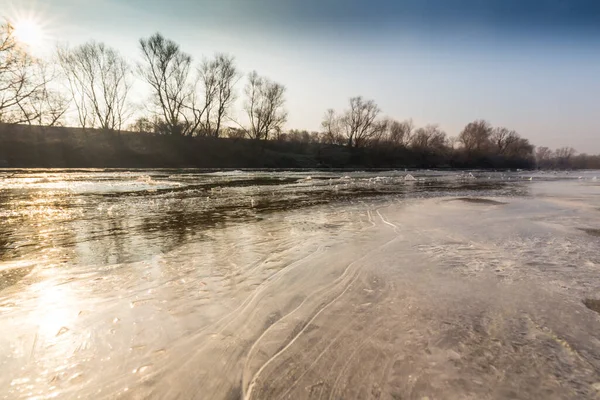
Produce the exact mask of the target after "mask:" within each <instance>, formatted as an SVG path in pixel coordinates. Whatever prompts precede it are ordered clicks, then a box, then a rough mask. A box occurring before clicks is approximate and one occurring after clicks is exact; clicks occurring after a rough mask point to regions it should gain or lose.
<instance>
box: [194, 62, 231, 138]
mask: <svg viewBox="0 0 600 400" xmlns="http://www.w3.org/2000/svg"><path fill="white" fill-rule="evenodd" d="M200 76H201V77H202V83H203V86H204V102H205V105H206V116H205V122H204V124H203V129H204V130H205V131H206V132H207V133H208V134H209V135H211V136H214V137H219V134H220V131H221V127H222V124H223V121H224V119H225V118H226V117H227V112H228V111H229V108H230V106H231V104H232V103H233V101H234V100H235V93H234V90H233V88H234V86H235V83H236V81H237V77H238V72H237V69H236V67H235V60H234V58H233V57H232V56H229V55H226V54H216V55H215V58H214V59H213V60H204V61H203V62H202V64H201V66H200Z"/></svg>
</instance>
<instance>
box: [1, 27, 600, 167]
mask: <svg viewBox="0 0 600 400" xmlns="http://www.w3.org/2000/svg"><path fill="white" fill-rule="evenodd" d="M139 49H140V60H139V61H138V62H137V63H136V64H135V65H133V66H132V65H131V64H130V63H129V62H128V61H127V59H126V58H124V57H123V56H122V55H121V54H120V53H119V52H118V51H117V50H115V49H113V48H111V47H109V46H107V45H105V44H103V43H97V42H93V41H92V42H88V43H85V44H82V45H79V46H77V47H73V48H72V47H69V46H59V47H58V48H57V51H56V57H53V58H52V61H49V60H40V59H36V58H35V57H33V56H32V55H31V54H30V53H29V52H28V49H27V48H26V47H24V46H23V45H21V44H20V43H18V41H17V39H16V38H15V35H14V30H13V27H12V26H11V25H10V24H9V23H5V24H4V25H2V26H0V123H4V124H7V123H8V124H29V125H38V126H64V125H66V124H67V122H66V121H67V115H70V114H71V113H72V114H73V115H74V116H75V117H74V118H73V120H75V121H76V122H70V123H69V125H76V126H78V127H79V128H82V129H83V130H86V129H88V130H100V131H102V132H105V134H106V135H114V136H118V135H119V134H120V133H122V132H124V131H130V132H138V133H143V134H150V135H158V136H171V137H181V138H192V139H193V138H206V137H211V138H228V139H235V140H241V139H251V140H253V141H256V142H260V143H263V147H265V146H266V147H265V148H273V147H276V148H277V149H287V150H289V151H290V152H292V153H294V154H305V155H310V156H311V157H313V156H314V157H315V158H316V159H318V160H322V162H321V164H322V165H323V166H328V165H332V164H338V163H339V162H338V161H339V160H338V161H336V158H335V157H333V158H331V157H329V156H327V154H336V152H337V154H344V157H345V160H346V161H344V162H345V163H346V165H365V166H367V165H374V164H377V165H390V166H391V165H409V166H420V167H458V168H467V167H469V168H471V167H483V168H533V167H535V166H536V165H537V166H539V167H541V168H600V165H599V156H587V155H576V154H575V151H574V150H573V149H570V148H564V149H558V150H556V151H554V152H552V151H550V150H549V149H547V148H544V147H540V148H538V149H537V150H536V149H535V147H534V146H533V145H532V144H531V143H529V141H528V140H527V139H525V138H523V137H521V135H520V134H519V133H517V132H515V131H514V130H510V129H508V128H505V127H493V126H491V125H490V124H489V123H488V122H487V121H484V120H476V121H474V122H471V123H469V124H467V126H465V128H464V129H463V130H462V131H461V132H460V133H459V134H458V135H457V136H448V135H447V134H446V132H444V131H442V130H441V129H440V128H439V127H438V126H437V125H427V126H424V127H416V126H414V124H413V122H412V121H411V120H406V121H397V120H394V119H392V118H388V117H384V116H383V115H382V113H381V110H380V108H379V107H378V105H377V104H376V103H375V101H373V100H367V99H364V98H362V97H360V96H358V97H353V98H351V99H350V101H349V104H348V106H347V108H346V109H344V110H327V112H326V113H325V114H324V117H323V121H322V124H321V130H320V131H318V132H307V131H298V130H290V131H287V132H286V131H285V130H284V126H285V123H286V121H287V111H286V108H285V100H286V99H285V93H286V88H285V86H284V85H282V84H280V83H277V82H274V81H272V80H270V79H269V78H267V77H263V76H260V75H259V74H258V73H257V72H251V73H250V74H247V75H246V76H244V75H243V74H242V73H241V72H240V71H239V69H238V68H237V66H236V63H235V59H234V57H232V56H230V55H227V54H221V53H219V54H215V55H214V56H213V57H212V58H204V59H202V60H201V61H200V62H198V63H194V60H193V58H192V56H191V55H190V54H187V53H186V52H184V51H183V50H182V49H181V47H180V46H179V45H178V44H177V43H176V42H174V41H172V40H170V39H167V38H165V37H164V36H162V35H161V34H160V33H156V34H154V35H152V36H150V37H148V38H142V39H140V42H139ZM242 79H244V80H245V83H244V85H243V86H244V87H243V90H242V93H238V90H237V86H238V84H239V82H240V81H241V80H242ZM136 82H137V84H138V85H140V84H142V83H143V84H144V85H145V86H146V88H147V89H148V91H149V93H150V97H149V98H148V100H147V102H145V104H144V106H143V107H140V106H135V105H134V104H133V103H132V101H131V97H132V96H131V94H132V90H133V87H134V83H136ZM239 96H242V98H241V99H239V100H242V102H241V103H242V104H243V111H244V115H245V118H244V121H243V122H241V121H237V120H236V119H235V118H234V116H233V113H232V111H231V110H232V108H233V105H234V103H235V102H236V100H238V97H239ZM249 148H256V146H255V145H253V146H250V147H249ZM336 148H344V149H345V150H344V151H339V150H335V149H336ZM287 150H286V151H287ZM278 151H279V150H278ZM328 157H329V158H328ZM348 158H349V159H348ZM336 166H337V165H336Z"/></svg>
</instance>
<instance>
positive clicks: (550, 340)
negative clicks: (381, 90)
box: [0, 170, 600, 400]
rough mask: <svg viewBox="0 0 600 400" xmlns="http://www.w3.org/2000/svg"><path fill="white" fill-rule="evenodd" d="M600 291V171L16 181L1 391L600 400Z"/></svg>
mask: <svg viewBox="0 0 600 400" xmlns="http://www.w3.org/2000/svg"><path fill="white" fill-rule="evenodd" d="M409 174H410V175H409ZM407 175H408V176H407ZM594 300H600V171H587V172H571V173H551V172H548V173H539V172H513V173H506V172H504V173H502V172H487V171H471V172H456V171H454V172H448V171H446V172H439V171H408V172H406V171H387V172H335V171H334V172H318V171H311V172H298V171H287V172H285V171H279V172H269V171H225V172H223V171H221V172H211V171H198V170H132V171H124V170H77V171H60V170H0V398H7V399H14V398H17V399H18V398H39V399H45V398H68V399H70V398H93V399H103V398H106V399H113V398H125V399H146V398H152V399H154V398H156V399H250V398H252V399H271V398H272V399H280V398H281V399H288V398H289V399H304V398H307V399H308V398H310V399H369V398H373V399H418V400H423V399H430V400H433V399H495V398H510V399H540V398H543V399H565V398H567V399H568V398H572V399H597V398H600V314H598V313H597V311H599V312H600V301H598V302H595V301H594Z"/></svg>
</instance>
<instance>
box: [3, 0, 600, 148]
mask: <svg viewBox="0 0 600 400" xmlns="http://www.w3.org/2000/svg"><path fill="white" fill-rule="evenodd" d="M0 10H6V11H4V12H5V13H7V14H15V13H21V14H23V13H26V12H33V13H34V14H35V15H36V16H37V17H38V19H41V20H43V21H44V25H45V30H46V31H47V32H48V33H49V34H50V35H51V36H52V38H53V39H54V40H60V41H68V42H70V43H72V44H76V43H79V42H82V41H85V40H88V39H92V38H93V39H96V40H98V41H103V42H105V43H107V44H109V45H111V46H114V47H117V48H119V49H120V50H121V51H122V52H123V53H124V54H125V55H126V56H128V57H130V58H131V59H132V60H135V59H136V58H137V56H138V49H137V41H138V39H139V38H140V37H143V36H149V35H151V34H152V33H154V32H156V31H161V32H162V33H163V34H164V35H166V36H167V37H170V38H172V39H174V40H176V41H177V42H179V43H180V44H181V45H182V48H183V49H184V50H185V51H187V52H189V53H191V54H192V55H193V56H194V57H195V58H196V59H197V60H199V59H201V57H202V56H203V55H211V54H212V53H214V52H215V51H223V52H228V53H231V54H233V55H235V56H236V59H237V61H238V65H239V67H240V69H241V70H242V71H243V72H250V71H251V70H253V69H256V70H257V71H258V72H259V73H260V74H264V75H267V76H269V77H271V78H272V79H274V80H277V81H280V82H281V83H283V84H285V85H286V86H287V88H288V92H287V99H288V110H289V122H288V128H300V129H309V130H315V129H318V128H319V124H320V121H321V117H322V115H323V114H324V112H325V110H326V109H327V108H337V109H342V108H344V106H345V104H346V103H347V100H348V98H349V97H351V96H355V95H359V94H360V95H363V96H365V97H368V98H373V99H375V100H376V101H377V102H378V104H379V105H380V107H381V109H382V110H383V112H384V113H385V114H386V115H389V116H391V117H394V118H398V119H405V118H413V119H414V121H415V122H416V123H417V124H427V123H438V124H440V126H441V127H442V128H443V129H444V130H446V131H447V132H448V134H449V135H457V134H458V132H459V131H460V129H461V128H462V127H463V126H464V125H465V124H466V123H468V122H469V121H471V120H473V119H478V118H485V119H488V120H489V121H490V122H492V124H494V125H503V126H507V127H509V128H511V129H515V130H517V131H519V132H520V133H521V134H523V135H524V136H526V137H528V138H530V139H531V140H532V142H533V143H535V144H537V145H547V146H550V147H559V146H566V145H572V146H573V147H575V148H577V149H578V150H580V151H585V152H596V153H600V124H599V123H598V121H599V120H600V118H599V117H598V116H600V100H598V93H600V51H599V49H600V2H599V1H592V0H545V1H533V0H520V1H517V0H503V1H502V0H454V1H453V0H371V1H357V0H218V1H217V0H197V1H188V0H171V1H158V0H99V1H94V0H45V1H42V0H0ZM32 10H33V11H32ZM241 88H242V85H240V94H241Z"/></svg>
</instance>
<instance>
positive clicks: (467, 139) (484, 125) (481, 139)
mask: <svg viewBox="0 0 600 400" xmlns="http://www.w3.org/2000/svg"><path fill="white" fill-rule="evenodd" d="M491 135H492V127H491V125H490V124H489V122H487V121H484V120H477V121H474V122H471V123H469V124H467V126H465V128H464V129H463V131H462V132H461V133H460V135H459V136H458V138H459V140H460V142H461V143H462V144H463V146H464V148H465V150H467V151H468V152H480V151H484V150H486V149H487V147H488V145H489V144H490V137H491Z"/></svg>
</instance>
